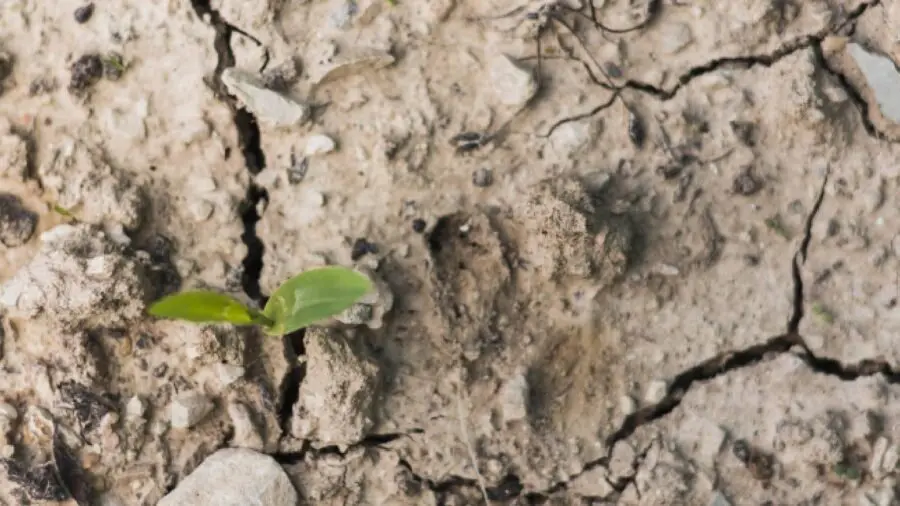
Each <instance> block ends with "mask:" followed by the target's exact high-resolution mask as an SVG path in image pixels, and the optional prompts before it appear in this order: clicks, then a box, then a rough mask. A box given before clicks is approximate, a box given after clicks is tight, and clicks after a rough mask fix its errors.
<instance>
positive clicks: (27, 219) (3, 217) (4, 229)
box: [0, 193, 38, 248]
mask: <svg viewBox="0 0 900 506" xmlns="http://www.w3.org/2000/svg"><path fill="white" fill-rule="evenodd" d="M37 222H38V216H37V214H35V213H33V212H31V211H29V210H28V209H26V208H25V207H24V206H23V204H22V201H21V200H19V198H18V197H16V196H15V195H12V194H9V193H0V243H2V244H3V245H4V246H6V247H7V248H14V247H16V246H21V245H23V244H25V243H26V242H28V240H29V239H31V237H32V236H33V235H34V231H35V229H36V228H37Z"/></svg>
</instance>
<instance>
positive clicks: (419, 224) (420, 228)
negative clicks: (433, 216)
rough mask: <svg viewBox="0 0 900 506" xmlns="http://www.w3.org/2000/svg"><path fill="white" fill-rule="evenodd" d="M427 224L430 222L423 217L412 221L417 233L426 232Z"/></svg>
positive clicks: (414, 230)
mask: <svg viewBox="0 0 900 506" xmlns="http://www.w3.org/2000/svg"><path fill="white" fill-rule="evenodd" d="M427 226H428V224H427V223H426V222H425V220H423V219H422V218H416V219H414V220H413V221H412V229H413V232H415V233H417V234H421V233H422V232H424V231H425V228H426V227H427Z"/></svg>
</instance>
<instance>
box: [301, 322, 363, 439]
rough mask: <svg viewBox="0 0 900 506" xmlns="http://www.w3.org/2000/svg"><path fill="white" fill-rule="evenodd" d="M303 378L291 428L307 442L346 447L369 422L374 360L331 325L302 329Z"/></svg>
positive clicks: (359, 435)
mask: <svg viewBox="0 0 900 506" xmlns="http://www.w3.org/2000/svg"><path fill="white" fill-rule="evenodd" d="M305 341H306V356H307V373H306V379H305V380H304V381H303V383H302V384H301V385H300V395H299V400H298V401H297V404H296V405H295V406H294V413H293V418H292V419H291V433H292V434H293V435H294V436H295V437H298V438H302V439H310V440H312V443H313V446H316V447H321V446H329V445H338V446H346V445H349V444H352V443H355V442H357V441H359V440H360V439H362V438H363V437H364V436H365V434H366V433H367V431H368V430H369V429H370V428H371V427H372V426H373V425H374V420H373V419H372V417H373V406H374V403H375V400H376V394H377V392H378V389H379V381H380V380H379V371H378V365H377V364H376V363H375V362H374V361H373V360H371V359H370V358H368V357H366V356H365V355H363V353H362V352H361V350H360V349H359V346H358V343H357V342H356V341H355V340H354V339H353V338H352V337H350V336H347V335H345V334H342V333H341V332H339V331H337V330H334V329H325V328H309V329H307V331H306V338H305Z"/></svg>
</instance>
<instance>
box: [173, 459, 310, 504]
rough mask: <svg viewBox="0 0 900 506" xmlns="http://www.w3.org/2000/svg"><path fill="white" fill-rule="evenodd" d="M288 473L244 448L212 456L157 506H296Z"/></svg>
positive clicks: (295, 497)
mask: <svg viewBox="0 0 900 506" xmlns="http://www.w3.org/2000/svg"><path fill="white" fill-rule="evenodd" d="M298 501H299V498H298V496H297V491H296V489H294V485H293V484H291V480H290V479H289V478H288V476H287V474H286V473H285V472H284V470H283V469H282V468H281V466H279V465H278V463H277V462H275V459H273V458H272V457H270V456H268V455H264V454H262V453H258V452H255V451H253V450H248V449H244V448H228V449H224V450H219V451H217V452H216V453H214V454H212V455H211V456H209V457H208V458H207V459H206V460H204V461H203V463H202V464H200V465H199V466H198V467H197V469H195V470H194V472H192V473H191V474H190V475H189V476H188V477H187V478H185V479H184V480H182V481H181V483H179V484H178V486H177V487H175V490H173V491H172V492H170V493H169V494H168V495H166V496H165V497H163V498H162V500H160V501H159V503H157V506H249V505H252V506H296V505H297V504H298Z"/></svg>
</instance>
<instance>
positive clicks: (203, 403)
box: [169, 393, 215, 429]
mask: <svg viewBox="0 0 900 506" xmlns="http://www.w3.org/2000/svg"><path fill="white" fill-rule="evenodd" d="M214 407H215V406H214V405H213V403H212V401H210V400H209V399H208V398H207V397H206V396H204V395H201V394H198V393H186V394H181V395H179V396H178V397H176V398H175V399H173V400H172V404H171V406H170V408H169V409H170V416H171V424H172V427H174V428H176V429H189V428H191V427H193V426H195V425H197V424H198V423H200V422H201V421H202V420H203V419H204V418H206V415H208V414H209V413H210V412H212V410H213V408H214Z"/></svg>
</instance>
